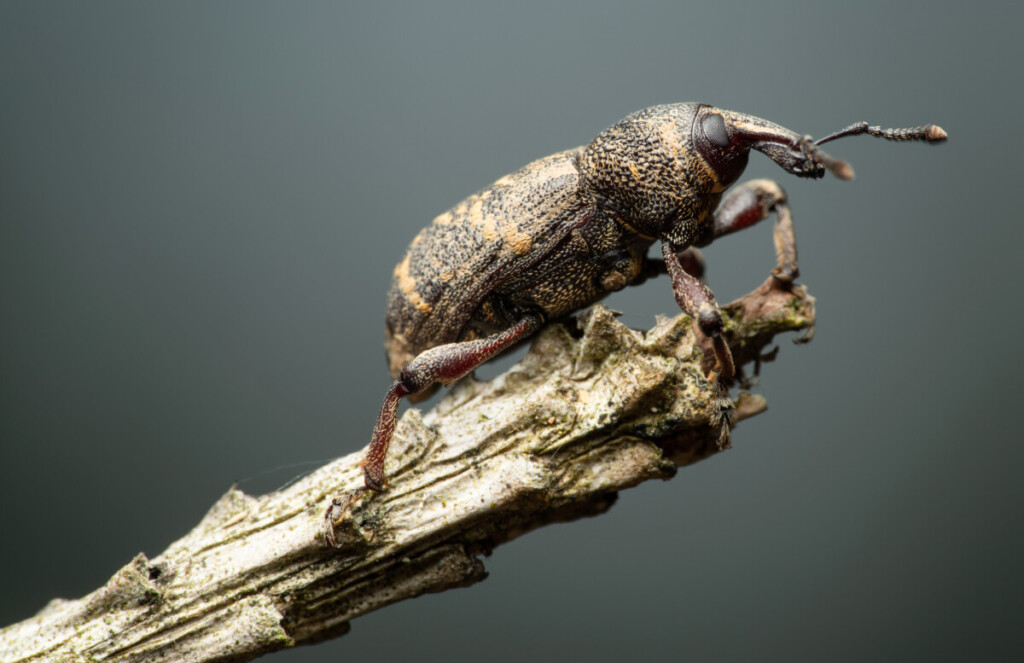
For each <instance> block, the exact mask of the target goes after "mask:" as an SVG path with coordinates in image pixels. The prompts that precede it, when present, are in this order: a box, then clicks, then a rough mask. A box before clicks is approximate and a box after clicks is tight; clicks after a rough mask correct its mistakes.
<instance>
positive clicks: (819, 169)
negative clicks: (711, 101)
mask: <svg viewBox="0 0 1024 663" xmlns="http://www.w3.org/2000/svg"><path fill="white" fill-rule="evenodd" d="M709 114H715V115H720V116H721V117H722V120H721V121H722V123H723V124H724V125H726V127H727V134H728V137H729V143H730V147H729V148H727V149H732V150H735V149H738V148H743V147H745V148H746V149H747V150H749V149H755V150H757V151H759V152H761V153H763V154H765V155H767V156H768V157H769V158H771V159H772V161H774V162H775V163H777V164H779V165H780V166H781V167H782V168H783V169H784V170H785V171H786V172H788V173H791V174H793V175H796V176H797V177H809V178H813V179H817V178H819V177H823V176H824V175H825V171H826V170H828V171H830V172H831V173H832V174H833V175H835V176H836V177H838V178H839V179H842V180H851V179H853V167H851V166H850V164H848V163H847V162H845V161H843V160H842V159H836V158H835V157H833V156H830V155H829V154H828V153H827V152H825V151H824V150H823V149H821V145H823V144H824V143H827V142H829V141H833V140H836V139H837V138H842V137H844V136H856V135H859V134H868V135H869V136H875V137H878V138H885V139H886V140H895V141H903V140H921V141H925V142H928V143H942V142H944V141H945V140H946V137H947V136H946V132H945V131H944V130H943V129H942V127H939V126H936V125H934V124H926V125H924V126H920V127H913V128H909V129H882V128H881V127H877V126H870V125H868V123H867V122H857V123H855V124H851V125H850V126H848V127H846V128H845V129H841V130H839V131H836V132H835V133H831V134H829V135H827V136H825V137H824V138H820V139H818V140H817V141H815V140H814V139H812V138H811V137H810V136H807V135H800V134H798V133H796V132H795V131H792V130H790V129H787V128H785V127H782V126H779V125H777V124H775V123H774V122H769V121H767V120H763V119H761V118H759V117H755V116H753V115H746V114H744V113H734V112H732V111H721V110H718V109H712V108H710V107H706V108H702V109H701V113H699V114H698V117H702V116H707V115H709ZM710 124H712V121H710V120H706V119H705V120H703V121H702V122H701V129H705V127H706V126H708V125H710ZM705 133H707V132H706V131H705ZM694 135H695V136H697V135H698V134H697V133H696V132H695V134H694ZM707 144H708V143H707V142H705V144H704V145H707ZM701 148H702V145H701V144H700V143H698V149H701ZM704 152H705V150H704V149H701V154H702V155H703V156H704V157H705V158H706V159H707V158H708V157H707V155H706V154H705V153H704Z"/></svg>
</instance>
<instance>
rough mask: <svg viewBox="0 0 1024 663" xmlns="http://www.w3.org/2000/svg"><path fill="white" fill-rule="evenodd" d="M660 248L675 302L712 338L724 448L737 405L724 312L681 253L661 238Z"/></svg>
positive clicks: (712, 376) (713, 376) (714, 385)
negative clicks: (685, 265)
mask: <svg viewBox="0 0 1024 663" xmlns="http://www.w3.org/2000/svg"><path fill="white" fill-rule="evenodd" d="M661 252H662V255H663V256H664V257H665V267H666V268H667V270H668V275H669V276H670V277H671V278H672V294H674V295H675V298H676V303H678V304H679V308H681V309H682V310H683V311H684V312H685V313H686V314H687V315H689V316H690V317H692V318H693V319H694V321H695V322H696V323H697V327H698V328H699V329H700V331H701V333H703V334H704V335H705V336H707V337H708V338H710V339H711V341H712V343H713V344H714V348H715V367H714V368H713V369H712V370H711V373H710V374H709V375H708V382H710V383H711V388H712V389H714V391H715V401H716V402H715V414H714V418H713V419H712V424H714V425H715V426H719V427H720V428H719V437H718V446H719V448H721V449H724V448H726V447H728V446H729V427H730V426H731V425H732V423H733V420H734V418H735V408H734V406H733V403H732V400H731V399H730V398H729V390H728V385H729V382H731V381H732V379H733V376H735V374H736V366H735V364H734V363H733V360H732V352H730V351H729V346H728V345H726V343H725V339H724V338H722V327H723V324H722V313H721V311H719V310H718V303H717V302H715V296H714V295H713V294H711V290H710V289H709V288H708V287H707V286H706V285H704V283H703V282H702V281H701V280H700V279H698V278H696V277H694V276H693V275H692V274H689V273H687V272H686V270H684V269H683V265H682V261H681V260H680V259H679V255H678V254H677V253H676V251H675V250H674V249H673V248H672V247H671V246H670V245H669V243H668V242H662V244H661Z"/></svg>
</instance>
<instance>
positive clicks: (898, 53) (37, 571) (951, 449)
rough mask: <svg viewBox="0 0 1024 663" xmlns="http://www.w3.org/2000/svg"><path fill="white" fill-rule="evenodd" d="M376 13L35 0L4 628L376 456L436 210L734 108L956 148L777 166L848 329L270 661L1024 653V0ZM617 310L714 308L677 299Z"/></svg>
mask: <svg viewBox="0 0 1024 663" xmlns="http://www.w3.org/2000/svg"><path fill="white" fill-rule="evenodd" d="M347 4H349V3H298V2H293V3H277V4H271V3H262V2H233V3H228V2H224V3H216V4H207V3H193V4H187V5H186V4H182V3H162V4H153V3H145V4H143V3H134V2H105V3H74V2H5V3H3V4H0V91H2V92H0V315H2V324H0V501H2V504H3V508H2V509H0V531H2V532H3V533H4V534H3V544H2V545H0V587H2V590H0V624H4V625H6V624H9V623H11V622H15V621H20V620H22V619H26V618H28V617H30V616H31V615H32V614H34V613H35V612H36V611H38V610H39V609H40V608H42V607H43V605H45V603H46V602H47V601H48V600H49V599H51V598H53V597H58V596H59V597H68V598H71V597H78V596H81V595H83V594H86V593H88V592H90V591H92V590H93V589H95V588H97V587H98V586H100V585H101V584H102V583H104V582H105V581H106V580H107V579H108V578H109V577H110V575H111V574H113V573H114V572H115V571H116V570H117V569H118V568H120V567H121V566H122V565H124V564H125V563H127V562H128V561H129V560H130V559H131V558H132V556H134V555H135V554H136V553H138V552H139V551H144V552H145V553H146V554H148V555H150V556H155V555H157V554H158V553H160V552H161V551H162V550H163V549H164V548H165V547H166V546H167V545H168V544H169V543H171V542H172V541H173V540H175V539H177V538H179V537H181V536H182V535H184V534H185V533H186V532H187V531H188V530H189V529H190V528H191V527H192V526H193V525H194V524H196V523H197V522H198V521H199V519H200V518H201V517H202V515H203V514H204V513H205V512H206V510H207V508H208V507H209V506H210V505H211V504H212V503H213V502H214V501H215V500H217V498H218V497H219V496H220V495H222V494H223V493H224V492H225V491H226V490H228V488H229V487H230V486H231V484H232V483H234V482H236V481H237V482H239V485H240V488H241V489H242V490H245V491H246V492H250V493H253V494H259V493H263V492H267V491H271V490H274V489H276V488H278V487H279V486H281V485H282V484H284V483H285V482H287V481H288V480H289V479H291V478H292V477H294V476H295V475H297V474H299V473H302V472H306V471H309V470H312V469H313V468H315V467H317V466H319V465H321V464H323V463H325V462H327V461H328V460H330V459H332V458H335V457H337V456H340V455H344V454H348V453H351V452H354V451H357V450H359V449H360V448H361V447H363V446H364V445H365V444H366V443H367V442H368V440H369V433H370V430H371V428H372V426H373V421H374V417H375V415H376V411H377V408H378V407H379V403H380V399H381V397H382V396H383V393H384V390H385V389H386V387H387V385H388V383H389V376H388V373H387V370H386V365H385V362H384V351H383V337H384V334H383V331H384V329H383V317H384V305H385V294H386V292H387V288H388V285H389V280H390V275H391V270H392V268H393V266H394V265H395V263H396V262H398V260H399V259H400V257H401V255H402V253H403V251H404V249H405V246H406V245H407V243H408V242H409V241H410V240H411V239H412V237H413V236H414V235H415V233H416V232H417V231H418V229H419V228H421V227H422V226H424V225H426V224H427V223H429V222H430V220H431V219H432V218H433V217H434V216H435V215H437V214H438V213H440V212H442V211H444V210H445V209H447V208H448V207H450V206H452V205H453V204H455V203H456V202H458V201H459V200H461V199H462V198H464V197H466V196H467V195H469V194H471V193H473V192H474V191H476V190H478V189H480V188H482V187H484V186H486V185H488V184H489V183H490V182H492V181H493V180H495V179H497V178H498V177H500V176H502V175H504V174H506V173H508V172H511V171H513V170H515V169H517V168H519V167H520V166H522V165H524V164H526V163H527V162H529V161H531V160H533V159H535V158H538V157H541V156H544V155H547V154H550V153H553V152H556V151H559V150H562V149H565V148H569V147H573V146H576V145H580V144H584V143H586V142H588V141H589V140H590V139H591V138H593V136H594V135H596V134H597V133H598V132H599V131H601V130H602V129H604V128H605V127H607V126H609V125H611V124H612V123H614V122H616V121H617V120H619V119H620V118H621V117H622V116H624V115H626V114H627V113H629V112H632V111H634V110H637V109H640V108H643V107H645V106H649V105H652V104H658V103H666V102H676V101H704V102H708V103H712V104H714V105H717V106H719V107H722V108H727V109H731V110H736V111H742V112H746V113H751V114H754V115H758V116H761V117H764V118H766V119H769V120H772V121H774V122H777V123H780V124H782V125H784V126H786V127H789V128H791V129H793V130H795V131H798V132H800V133H810V134H812V135H816V136H820V135H824V134H826V133H829V132H831V131H834V130H836V129H839V128H841V127H844V126H846V125H847V124H849V123H851V122H855V121H860V120H867V121H869V122H871V123H872V124H882V125H884V126H913V125H917V124H921V123H925V122H934V123H937V124H940V125H942V126H943V127H945V129H946V130H947V131H948V132H949V134H950V141H949V142H948V143H947V144H946V145H943V146H940V147H934V146H928V145H920V144H893V143H888V142H884V141H881V140H878V139H872V138H868V137H858V138H850V139H844V140H843V141H840V142H837V143H834V144H832V145H830V146H829V152H831V153H832V154H833V155H835V156H837V157H840V158H843V159H847V160H849V161H850V162H851V163H852V164H853V166H854V168H855V169H856V172H857V179H856V180H855V181H853V182H841V181H838V180H836V179H835V178H826V179H824V180H821V181H806V180H798V179H796V178H793V177H791V176H788V175H786V173H784V172H783V171H782V170H781V169H779V168H778V167H777V166H775V165H774V164H773V163H772V162H771V161H770V160H768V159H767V158H766V157H764V156H762V155H759V154H754V155H752V157H751V161H750V167H749V168H748V170H747V174H746V178H751V177H772V178H776V179H778V180H779V181H780V182H781V183H782V185H783V186H784V187H786V189H787V190H788V192H789V194H790V198H791V202H792V207H793V210H794V216H795V220H796V230H797V238H798V242H799V246H800V251H801V253H800V266H801V269H802V273H803V276H802V279H801V281H802V282H804V283H806V284H807V285H808V286H809V288H810V291H811V293H812V294H814V295H815V296H816V297H817V299H818V315H819V321H818V329H817V336H816V338H815V339H814V342H813V343H811V344H810V345H808V346H803V347H796V346H793V345H791V344H790V343H789V341H788V339H781V352H780V355H779V361H777V362H776V363H775V364H769V365H767V366H766V367H765V370H764V371H763V374H762V378H761V383H760V386H759V388H758V391H759V392H760V393H762V394H764V395H765V397H766V398H767V399H768V403H769V410H768V412H767V413H765V414H763V415H761V416H759V417H756V418H755V419H752V420H749V421H746V422H743V423H742V424H741V425H740V426H739V427H738V428H737V429H736V430H735V431H734V434H733V440H734V449H733V450H732V451H730V452H728V453H725V454H721V455H720V456H718V457H716V458H714V459H711V460H710V461H708V462H705V463H701V464H698V465H696V466H693V467H690V468H686V469H683V470H682V471H680V472H679V474H678V475H677V477H676V478H675V479H674V480H672V481H669V482H664V483H661V482H659V483H650V484H647V485H643V486H640V487H639V488H636V489H634V490H630V491H628V492H626V493H624V494H622V495H621V497H620V500H619V503H618V504H617V505H616V506H615V507H614V508H613V509H612V511H611V512H610V513H608V514H607V515H605V516H603V517H600V518H595V519H590V520H586V521H582V522H576V523H571V524H567V525H560V526H556V527H549V528H546V529H544V530H541V531H537V532H534V533H531V534H530V535H528V536H526V537H524V538H522V539H520V540H517V541H515V542H513V543H511V544H509V545H506V546H504V547H501V548H499V549H498V550H497V551H495V553H494V555H493V556H492V557H490V558H489V559H487V560H486V562H485V563H486V566H487V568H488V570H489V571H490V573H491V576H490V578H489V579H488V580H487V581H485V582H483V583H481V584H479V585H476V586H474V587H472V588H470V589H468V590H460V591H453V592H447V593H444V594H441V595H434V596H427V597H423V598H420V599H417V600H414V601H408V602H405V603H402V604H399V605H396V606H393V607H390V608H388V609H385V610H382V611H380V612H377V613H375V614H372V615H370V616H367V617H365V618H361V619H358V620H356V621H355V622H353V624H352V631H351V633H350V634H348V635H346V636H344V637H342V638H340V639H337V640H333V641H330V642H327V643H323V644H320V645H317V646H313V647H302V648H297V649H295V650H291V651H287V652H281V653H277V654H274V655H273V656H272V657H271V659H270V660H273V661H278V662H284V661H296V662H298V661H321V660H322V661H328V660H330V661H335V660H340V659H342V658H344V659H347V660H369V659H370V658H374V659H377V658H382V659H383V660H399V659H407V660H422V661H432V660H470V659H474V660H487V661H522V660H550V659H555V658H562V659H565V658H566V657H569V658H571V659H572V660H592V661H617V660H633V659H637V658H640V657H643V658H648V659H652V660H659V659H666V660H681V659H691V660H723V661H729V660H740V661H744V660H787V661H792V660H815V661H817V660H829V661H862V660H865V659H871V660H880V661H906V660H928V661H946V660H949V661H953V660H990V661H997V660H1008V659H1010V658H1012V657H1013V653H1014V652H1016V653H1017V655H1019V653H1020V651H1021V650H1022V647H1024V635H1022V633H1024V629H1022V628H1021V627H1022V624H1024V582H1022V571H1021V559H1024V545H1022V543H1024V541H1022V534H1021V524H1022V522H1024V519H1022V517H1024V489H1022V485H1021V481H1020V479H1019V477H1018V474H1019V472H1020V468H1021V466H1022V462H1024V444H1022V439H1021V437H1022V436H1021V434H1020V432H1019V431H1020V424H1019V422H1018V421H1017V420H1016V419H1014V418H1013V416H1011V415H1012V414H1013V413H1012V410H1013V408H1014V407H1019V405H1014V403H1016V402H1017V399H1018V398H1019V397H1020V394H1021V390H1020V387H1019V382H1018V380H1019V375H1020V372H1021V368H1022V364H1024V361H1022V359H1024V352H1022V350H1021V347H1020V336H1021V333H1022V332H1024V319H1022V314H1021V310H1020V305H1021V296H1020V294H1019V283H1020V280H1021V276H1022V269H1021V263H1022V260H1021V259H1020V252H1021V250H1022V247H1024V232H1022V223H1021V221H1022V219H1021V204H1020V202H1019V201H1018V200H1017V199H1016V197H1015V196H1016V194H1014V193H1013V192H1014V191H1015V190H1019V189H1020V188H1021V187H1022V180H1021V176H1022V174H1024V173H1022V169H1021V167H1020V156H1019V152H1020V150H1021V149H1022V148H1024V144H1022V143H1024V141H1022V133H1024V132H1022V129H1021V127H1022V126H1024V125H1022V124H1021V122H1020V121H1019V116H1020V113H1021V109H1022V108H1024V105H1022V93H1021V87H1020V83H1019V69H1020V64H1021V62H1022V61H1024V48H1022V47H1021V40H1020V35H1019V29H1020V25H1021V23H1022V20H1024V9H1022V7H1021V5H1019V4H1016V5H1015V6H1013V7H1012V8H1011V5H1014V3H1006V4H1002V3H992V4H991V6H990V7H989V9H987V10H986V9H984V8H982V6H972V7H970V8H968V6H967V5H966V4H965V3H955V2H945V3H941V2H940V3H899V4H897V5H893V4H890V3H870V2H865V3H857V4H856V6H854V5H852V4H847V5H839V4H837V3H813V2H784V3H739V4H736V3H726V2H692V3H678V2H630V3H628V4H627V3H621V4H619V3H607V2H576V3H559V4H557V5H548V4H542V3H536V4H534V3H530V2H523V3H505V4H504V5H501V6H489V7H484V6H482V5H481V4H480V3H470V2H466V3H441V4H433V5H431V6H427V4H426V3H422V4H421V3H405V4H392V3H377V4H376V5H375V6H374V7H373V8H370V7H362V8H360V7H354V6H347ZM351 4H354V3H351ZM367 4H369V3H367ZM1014 72H1016V73H1014ZM1014 80H1017V81H1018V82H1017V83H1014V82H1013V81H1014ZM705 258H706V260H707V262H708V279H709V282H710V284H711V287H712V288H713V290H714V291H715V293H716V294H717V296H718V299H719V301H722V302H725V301H729V300H731V299H733V298H735V297H737V296H739V295H741V294H743V293H744V292H746V291H748V290H750V289H752V288H753V287H755V286H756V285H758V284H759V283H761V281H762V280H763V279H764V278H765V276H766V275H767V273H768V271H769V270H770V269H771V268H772V266H773V265H774V254H773V250H772V242H771V224H770V223H765V224H763V227H757V228H754V229H751V230H748V231H746V232H744V233H740V234H738V235H735V236H733V237H730V238H727V239H725V240H723V241H721V242H720V243H719V244H716V245H714V246H712V247H710V248H709V249H707V250H706V251H705ZM609 305H610V306H612V307H613V308H616V309H618V310H620V311H623V313H624V315H623V318H622V319H623V320H624V321H625V322H626V324H628V325H630V326H633V327H638V328H646V327H649V326H650V325H651V324H652V323H653V319H654V318H653V316H654V315H655V314H656V313H674V312H675V310H676V307H675V304H674V301H673V298H672V294H671V290H670V286H669V283H668V281H667V280H656V281H652V282H649V283H648V284H646V285H645V286H643V287H641V288H635V289H627V290H626V291H624V292H622V293H619V294H617V295H616V296H615V297H613V298H612V299H611V300H610V301H609ZM494 370H496V369H495V368H494V367H488V368H487V369H486V370H485V371H484V375H493V374H494ZM1014 385H1018V386H1014Z"/></svg>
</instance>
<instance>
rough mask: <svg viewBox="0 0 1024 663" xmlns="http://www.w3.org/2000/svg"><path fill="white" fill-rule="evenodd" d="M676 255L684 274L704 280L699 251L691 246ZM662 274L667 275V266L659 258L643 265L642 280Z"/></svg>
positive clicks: (651, 259) (701, 258)
mask: <svg viewBox="0 0 1024 663" xmlns="http://www.w3.org/2000/svg"><path fill="white" fill-rule="evenodd" d="M678 255H679V264H680V265H681V266H682V268H683V271H684V272H686V273H687V274H689V275H691V276H693V277H694V278H698V279H700V278H704V256H703V255H702V254H701V252H700V250H699V249H695V248H693V247H692V246H691V247H690V248H688V249H686V250H685V251H683V252H681V253H679V254H678ZM662 274H668V266H666V265H665V261H664V260H662V259H661V258H648V259H647V262H646V263H645V269H644V280H647V279H649V278H653V277H655V276H661V275H662ZM634 284H635V283H634Z"/></svg>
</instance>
